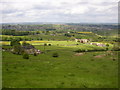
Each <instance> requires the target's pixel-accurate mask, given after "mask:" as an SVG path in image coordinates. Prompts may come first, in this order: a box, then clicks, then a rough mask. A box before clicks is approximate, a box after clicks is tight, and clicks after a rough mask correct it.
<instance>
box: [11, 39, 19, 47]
mask: <svg viewBox="0 0 120 90" xmlns="http://www.w3.org/2000/svg"><path fill="white" fill-rule="evenodd" d="M10 45H11V46H15V45H20V41H19V40H18V39H13V40H11V42H10Z"/></svg>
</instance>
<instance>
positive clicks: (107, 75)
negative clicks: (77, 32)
mask: <svg viewBox="0 0 120 90" xmlns="http://www.w3.org/2000/svg"><path fill="white" fill-rule="evenodd" d="M55 43H56V42H55ZM58 44H59V42H58ZM73 44H74V43H73ZM78 46H79V45H78ZM35 47H36V48H37V49H39V50H42V51H43V50H44V48H43V46H42V45H36V46H35ZM74 50H76V48H75V47H74V46H71V47H70V48H69V47H67V46H66V47H65V46H63V47H61V46H57V45H52V46H46V47H45V53H43V54H40V55H38V56H33V55H30V58H29V59H23V58H22V55H15V54H12V53H10V52H6V51H3V53H2V54H3V55H2V58H3V62H2V63H3V88H117V87H118V78H117V77H118V59H117V53H118V52H117V51H114V52H108V51H98V52H81V53H75V52H73V51H74ZM56 52H57V53H58V55H59V56H58V57H52V54H53V53H56Z"/></svg>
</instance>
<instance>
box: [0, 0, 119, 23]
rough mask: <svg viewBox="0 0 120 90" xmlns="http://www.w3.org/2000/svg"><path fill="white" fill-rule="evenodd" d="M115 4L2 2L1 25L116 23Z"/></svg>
mask: <svg viewBox="0 0 120 90" xmlns="http://www.w3.org/2000/svg"><path fill="white" fill-rule="evenodd" d="M117 2H118V0H109V2H108V1H106V0H84V2H83V0H4V1H2V2H1V3H0V5H2V8H0V11H1V14H2V19H3V21H2V22H107V23H108V22H109V23H115V22H117V19H118V10H117V8H118V3H117Z"/></svg>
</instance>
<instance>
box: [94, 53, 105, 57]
mask: <svg viewBox="0 0 120 90" xmlns="http://www.w3.org/2000/svg"><path fill="white" fill-rule="evenodd" d="M104 56H106V55H105V54H102V55H97V56H94V57H95V58H102V57H104Z"/></svg>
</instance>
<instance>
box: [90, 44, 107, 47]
mask: <svg viewBox="0 0 120 90" xmlns="http://www.w3.org/2000/svg"><path fill="white" fill-rule="evenodd" d="M90 44H91V45H96V46H99V47H106V45H105V44H103V43H90Z"/></svg>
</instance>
